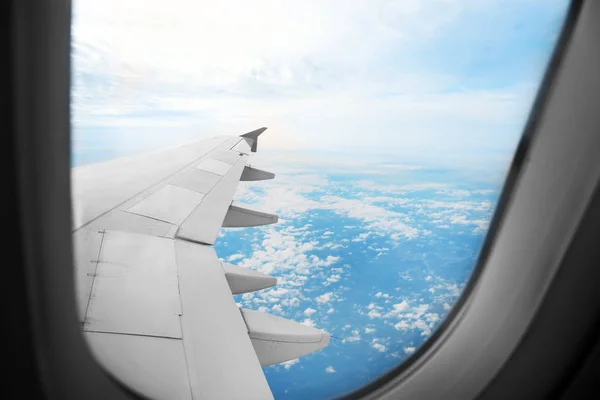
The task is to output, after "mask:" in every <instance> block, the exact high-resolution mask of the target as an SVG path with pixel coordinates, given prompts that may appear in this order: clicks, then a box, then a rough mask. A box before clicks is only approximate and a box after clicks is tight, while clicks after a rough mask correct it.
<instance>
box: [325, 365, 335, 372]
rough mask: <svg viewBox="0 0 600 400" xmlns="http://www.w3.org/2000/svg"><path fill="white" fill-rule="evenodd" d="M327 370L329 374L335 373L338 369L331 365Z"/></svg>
mask: <svg viewBox="0 0 600 400" xmlns="http://www.w3.org/2000/svg"><path fill="white" fill-rule="evenodd" d="M325 372H327V373H328V374H334V373H335V372H336V370H335V369H334V368H333V367H332V366H331V365H330V366H329V367H327V368H325Z"/></svg>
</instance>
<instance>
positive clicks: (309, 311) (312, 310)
mask: <svg viewBox="0 0 600 400" xmlns="http://www.w3.org/2000/svg"><path fill="white" fill-rule="evenodd" d="M315 312H317V310H315V309H313V308H310V307H308V308H307V309H306V310H304V315H306V316H307V317H310V316H311V315H313V314H314V313H315Z"/></svg>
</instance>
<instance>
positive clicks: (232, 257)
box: [227, 253, 244, 261]
mask: <svg viewBox="0 0 600 400" xmlns="http://www.w3.org/2000/svg"><path fill="white" fill-rule="evenodd" d="M240 258H244V255H243V254H241V253H237V254H232V255H230V256H229V257H227V260H228V261H235V260H239V259H240Z"/></svg>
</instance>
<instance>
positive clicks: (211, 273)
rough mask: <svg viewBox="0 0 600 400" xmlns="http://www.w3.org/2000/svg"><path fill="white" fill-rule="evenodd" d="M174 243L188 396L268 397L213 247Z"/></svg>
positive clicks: (209, 397)
mask: <svg viewBox="0 0 600 400" xmlns="http://www.w3.org/2000/svg"><path fill="white" fill-rule="evenodd" d="M175 248H176V253H177V267H178V274H179V284H180V291H181V303H182V307H183V316H182V320H181V322H182V327H183V337H184V344H185V348H186V354H187V355H188V357H187V359H188V368H189V372H190V383H191V386H192V392H193V393H194V397H196V393H197V394H199V396H198V397H199V398H200V397H201V398H205V399H272V398H273V396H272V394H271V390H270V389H269V385H268V384H267V381H266V379H265V376H264V374H263V372H262V369H261V366H260V363H259V361H258V359H257V356H256V354H255V352H254V350H253V347H252V344H251V342H250V338H249V337H248V333H247V330H246V326H245V324H244V321H243V319H242V317H241V315H240V311H239V309H238V307H237V306H236V304H235V301H234V299H233V295H232V294H231V291H230V290H229V285H228V284H227V280H226V279H225V274H224V273H223V268H222V267H221V262H220V261H219V259H218V258H217V254H216V253H215V250H214V249H213V248H212V247H208V246H202V245H198V244H195V243H189V242H184V241H179V240H177V241H176V242H175ZM227 381H230V382H231V384H225V382H227Z"/></svg>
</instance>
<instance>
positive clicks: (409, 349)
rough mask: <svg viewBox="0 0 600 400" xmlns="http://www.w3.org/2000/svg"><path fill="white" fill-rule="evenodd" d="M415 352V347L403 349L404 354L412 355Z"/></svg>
mask: <svg viewBox="0 0 600 400" xmlns="http://www.w3.org/2000/svg"><path fill="white" fill-rule="evenodd" d="M415 350H416V348H415V347H405V348H404V353H406V354H412V353H414V352H415Z"/></svg>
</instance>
